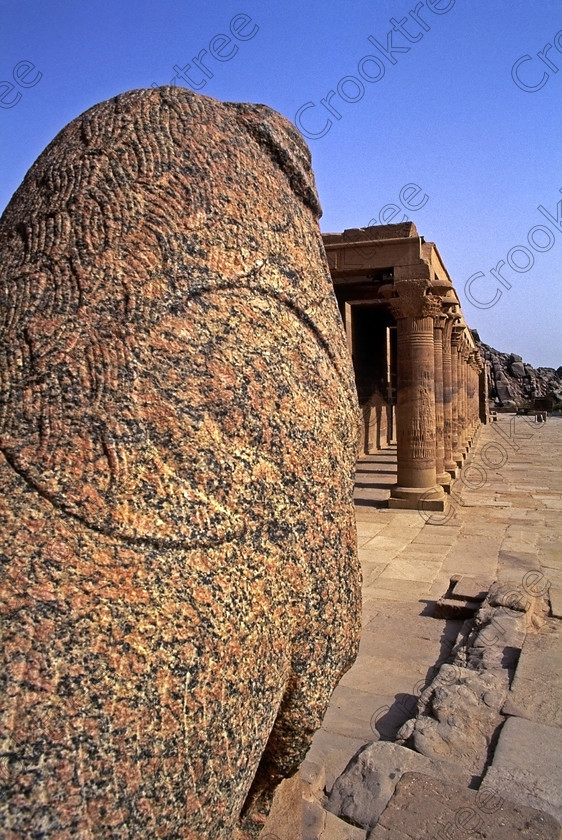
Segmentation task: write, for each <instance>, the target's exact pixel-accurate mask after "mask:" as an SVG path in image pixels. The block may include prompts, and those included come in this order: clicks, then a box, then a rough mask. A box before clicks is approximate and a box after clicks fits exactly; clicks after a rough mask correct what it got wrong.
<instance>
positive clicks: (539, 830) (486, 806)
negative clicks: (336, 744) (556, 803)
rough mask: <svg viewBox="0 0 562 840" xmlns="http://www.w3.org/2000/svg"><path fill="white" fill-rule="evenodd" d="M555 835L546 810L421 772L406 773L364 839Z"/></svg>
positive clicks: (536, 839) (524, 839)
mask: <svg viewBox="0 0 562 840" xmlns="http://www.w3.org/2000/svg"><path fill="white" fill-rule="evenodd" d="M469 837H489V838H493V840H518V838H520V840H530V838H533V840H558V838H559V827H558V825H557V823H556V821H555V820H554V819H553V818H552V817H550V816H549V815H548V814H544V813H543V812H542V811H537V810H535V809H534V808H528V807H525V806H523V805H520V806H518V805H513V804H512V803H511V802H507V801H505V802H504V801H503V800H502V799H501V797H498V796H496V797H493V796H490V794H489V793H488V791H482V792H481V791H476V790H466V789H463V788H461V787H458V786H457V785H454V784H446V783H445V782H441V781H438V780H436V779H431V778H429V777H428V776H424V775H422V774H420V773H405V774H404V776H403V777H402V778H401V779H400V781H399V782H398V785H397V787H396V792H395V794H394V796H393V797H392V799H391V800H390V802H389V803H388V806H387V808H386V809H385V811H384V812H383V814H382V815H381V818H380V820H379V823H378V825H377V826H376V827H375V828H374V829H373V831H371V833H370V834H369V835H368V840H436V838H439V840H441V838H443V840H464V838H469Z"/></svg>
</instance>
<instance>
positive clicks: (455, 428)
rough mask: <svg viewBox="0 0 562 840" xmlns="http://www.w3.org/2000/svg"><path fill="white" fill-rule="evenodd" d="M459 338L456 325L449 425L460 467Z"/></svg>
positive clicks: (452, 445) (453, 447)
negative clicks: (450, 424) (450, 420)
mask: <svg viewBox="0 0 562 840" xmlns="http://www.w3.org/2000/svg"><path fill="white" fill-rule="evenodd" d="M460 340H461V336H460V333H459V332H458V329H457V328H456V327H454V328H453V337H452V346H451V393H452V401H451V408H452V426H451V436H452V440H451V448H452V450H453V455H452V457H453V461H454V462H455V464H456V465H457V467H462V463H463V455H462V451H461V426H462V407H461V397H460V389H461V380H460V361H459V360H460V347H459V344H460Z"/></svg>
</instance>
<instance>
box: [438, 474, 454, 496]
mask: <svg viewBox="0 0 562 840" xmlns="http://www.w3.org/2000/svg"><path fill="white" fill-rule="evenodd" d="M455 478H456V476H455ZM451 482H452V476H451V475H450V474H449V473H448V472H442V473H440V474H439V475H438V476H437V484H440V485H441V487H442V488H443V490H444V491H445V493H450V492H451Z"/></svg>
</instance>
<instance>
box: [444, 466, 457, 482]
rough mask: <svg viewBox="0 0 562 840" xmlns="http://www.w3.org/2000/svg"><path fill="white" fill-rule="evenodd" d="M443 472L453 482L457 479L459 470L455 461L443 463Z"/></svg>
mask: <svg viewBox="0 0 562 840" xmlns="http://www.w3.org/2000/svg"><path fill="white" fill-rule="evenodd" d="M445 472H446V473H447V475H450V476H451V478H452V479H453V480H455V479H457V478H458V477H459V468H458V467H457V465H456V463H455V461H445Z"/></svg>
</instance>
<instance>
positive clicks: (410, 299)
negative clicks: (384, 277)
mask: <svg viewBox="0 0 562 840" xmlns="http://www.w3.org/2000/svg"><path fill="white" fill-rule="evenodd" d="M427 288H428V282H427V280H425V279H419V280H418V279H412V280H397V281H395V283H394V286H393V289H394V292H395V294H397V297H394V298H391V299H390V300H389V303H390V307H391V310H392V312H393V314H394V316H395V318H396V321H397V329H398V351H397V356H398V359H397V362H398V400H397V408H396V425H397V441H398V447H397V461H398V472H397V484H396V485H395V486H394V487H393V488H392V490H391V497H390V499H389V506H390V507H398V508H418V509H425V510H443V509H444V506H445V495H444V491H443V488H442V487H441V485H440V484H438V483H437V473H436V462H435V445H436V444H435V381H434V376H435V360H434V347H433V345H434V339H433V324H434V318H435V317H437V316H439V315H440V314H441V303H440V299H439V298H438V297H437V296H435V295H431V294H427V293H426V292H427Z"/></svg>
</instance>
